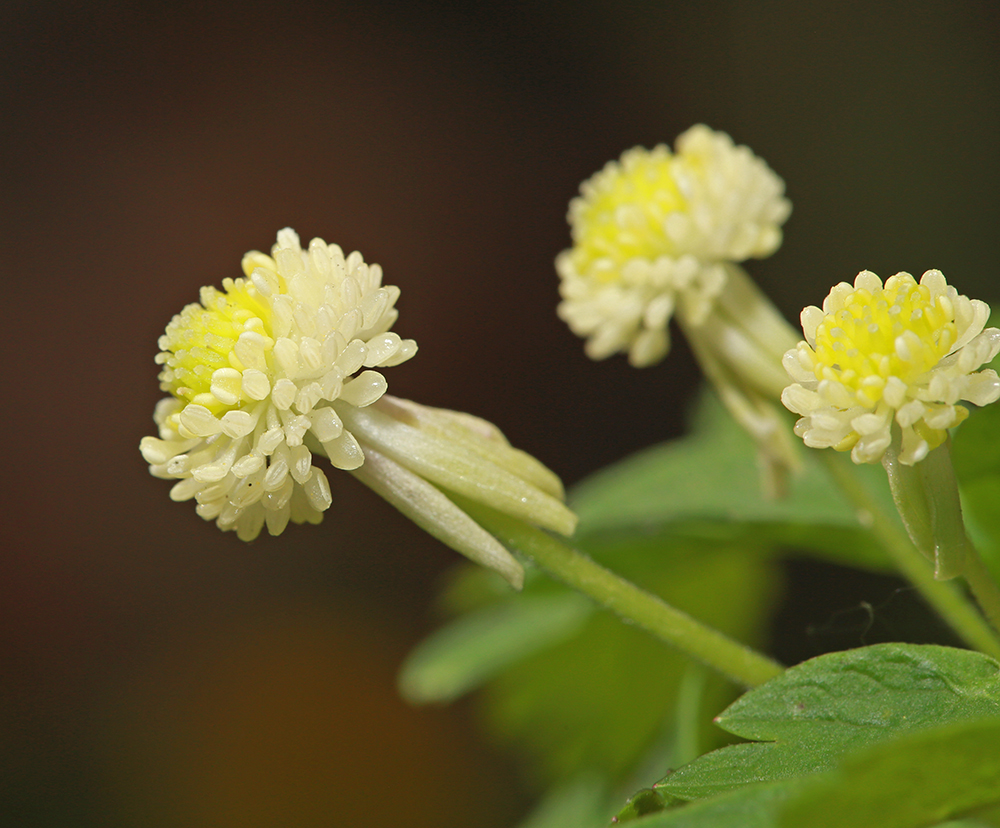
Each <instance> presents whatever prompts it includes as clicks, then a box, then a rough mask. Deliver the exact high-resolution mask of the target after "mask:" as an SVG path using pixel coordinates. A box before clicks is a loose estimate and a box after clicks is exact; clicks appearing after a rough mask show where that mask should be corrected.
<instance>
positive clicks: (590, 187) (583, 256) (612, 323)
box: [556, 125, 791, 366]
mask: <svg viewBox="0 0 1000 828" xmlns="http://www.w3.org/2000/svg"><path fill="white" fill-rule="evenodd" d="M580 193H581V194H580V196H579V197H577V198H575V199H573V201H572V202H570V209H569V222H570V225H571V229H572V236H573V244H574V246H573V247H572V248H571V249H570V250H566V251H564V252H563V253H561V254H560V255H559V257H558V258H557V259H556V270H557V271H558V273H559V276H560V278H561V284H560V293H561V295H562V299H563V301H562V302H561V304H560V305H559V308H558V313H559V316H560V318H562V319H563V320H564V321H565V322H566V323H567V324H568V325H569V326H570V328H571V329H572V330H573V332H574V333H576V334H578V335H579V336H582V337H586V338H587V344H586V351H587V354H588V356H590V357H591V358H593V359H603V358H605V357H607V356H610V355H611V354H614V353H616V352H619V351H627V352H628V355H629V360H630V362H632V364H633V365H636V366H643V365H651V364H653V363H655V362H658V361H659V360H660V359H662V358H663V357H664V356H665V355H666V353H667V350H668V349H669V344H670V343H669V338H668V331H667V326H668V323H669V321H670V318H671V316H672V315H673V313H674V311H675V310H677V311H678V312H680V313H682V314H684V316H685V318H686V319H687V320H688V321H689V322H690V323H691V324H694V325H697V324H700V323H701V322H702V321H703V320H704V319H705V317H706V316H707V315H708V312H709V309H710V307H711V304H712V302H713V301H714V300H715V298H716V297H717V296H718V295H719V294H720V292H721V291H722V290H723V287H724V285H725V283H726V270H725V268H724V266H723V265H724V263H726V262H740V261H743V260H744V259H747V258H763V257H765V256H769V255H771V254H772V253H773V252H774V251H775V250H777V248H778V247H779V246H780V244H781V225H782V223H784V221H785V219H787V218H788V215H789V213H790V212H791V204H790V203H789V201H788V200H787V199H786V198H785V197H784V195H783V193H784V183H783V182H782V180H781V179H780V178H779V177H778V176H777V175H775V173H774V172H773V171H772V170H771V169H770V168H769V167H768V166H767V164H765V163H764V161H762V160H761V159H759V158H757V157H756V156H755V155H754V154H753V153H752V152H751V151H750V150H749V149H748V148H747V147H745V146H735V145H734V144H733V142H732V139H731V138H730V137H729V136H728V135H726V134H725V133H722V132H715V131H713V130H711V129H709V128H708V127H706V126H703V125H698V126H694V127H692V128H691V129H689V130H688V131H687V132H685V133H683V134H682V135H681V136H680V137H679V138H678V139H677V143H676V153H672V152H671V151H670V149H669V148H668V147H666V146H664V145H662V144H661V145H660V146H657V147H656V148H655V149H653V150H646V149H643V148H641V147H636V148H634V149H631V150H628V151H627V152H625V153H624V154H623V155H622V156H621V160H620V161H617V162H616V161H612V162H609V163H608V164H607V165H606V166H605V167H604V169H603V170H601V171H600V172H598V173H597V174H596V175H594V176H593V177H592V178H590V179H589V180H587V181H585V182H584V183H583V184H582V185H581V186H580Z"/></svg>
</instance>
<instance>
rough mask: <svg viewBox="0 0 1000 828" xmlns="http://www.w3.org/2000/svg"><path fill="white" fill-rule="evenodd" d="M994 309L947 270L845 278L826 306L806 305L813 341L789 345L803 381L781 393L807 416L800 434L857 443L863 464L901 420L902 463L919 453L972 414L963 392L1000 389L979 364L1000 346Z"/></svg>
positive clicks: (983, 394) (842, 447) (792, 369)
mask: <svg viewBox="0 0 1000 828" xmlns="http://www.w3.org/2000/svg"><path fill="white" fill-rule="evenodd" d="M989 313H990V309H989V306H988V305H987V304H986V303H985V302H980V301H979V300H976V299H969V298H968V297H966V296H962V295H961V294H959V293H958V291H957V290H955V288H953V287H951V286H950V285H948V283H947V282H946V281H945V278H944V276H943V275H942V274H941V272H940V271H938V270H928V271H927V272H926V273H924V275H923V276H922V277H921V278H920V283H919V284H918V283H917V282H916V280H914V278H913V277H912V276H911V275H910V274H909V273H897V274H896V275H895V276H891V277H890V278H889V279H887V280H886V282H885V285H884V286H883V284H882V281H881V279H879V278H878V276H876V275H875V274H874V273H871V272H869V271H863V272H861V273H859V274H858V277H857V279H855V280H854V285H853V286H852V285H849V284H847V283H846V282H841V283H840V284H839V285H836V286H835V287H834V288H833V289H832V290H831V291H830V294H829V296H827V297H826V300H825V301H824V302H823V308H822V310H821V309H820V308H817V307H808V308H806V309H805V310H803V311H802V330H803V332H804V334H805V341H804V342H800V343H799V344H798V346H797V347H795V348H794V349H792V350H790V351H788V353H787V354H785V358H784V365H785V369H786V370H787V371H788V374H789V376H791V378H792V380H794V382H793V383H792V384H791V385H789V386H788V387H787V388H786V389H785V391H784V392H783V393H782V396H781V401H782V402H783V403H784V404H785V407H787V408H788V409H790V410H791V411H794V412H795V413H797V414H800V415H802V419H800V420H799V421H798V423H797V424H796V426H795V433H796V434H798V435H799V436H800V437H802V438H803V440H804V441H805V444H806V445H807V446H812V447H815V448H834V449H837V450H838V451H847V450H850V451H851V457H852V459H853V460H854V462H855V463H874V462H878V461H879V460H881V459H882V456H883V454H884V453H885V450H886V449H887V448H888V447H889V445H890V443H891V441H892V429H893V427H894V424H895V427H898V428H899V429H900V431H901V443H900V451H899V459H900V462H902V463H905V464H906V465H913V464H914V463H917V462H919V461H920V460H922V459H923V458H924V457H925V456H927V453H928V452H929V451H930V450H931V449H934V448H936V447H937V446H939V445H940V444H941V443H942V442H944V440H945V438H946V436H947V429H949V428H951V427H953V426H955V425H958V424H959V423H960V422H962V420H964V419H965V418H966V417H967V416H968V411H967V409H966V408H965V407H964V406H961V405H958V404H957V403H958V402H959V401H960V400H966V401H968V402H971V403H974V404H975V405H986V404H988V403H991V402H994V401H996V400H997V399H998V398H1000V379H998V377H997V374H996V372H995V371H993V370H992V369H986V370H983V371H976V369H977V368H979V367H980V366H982V365H983V364H985V363H987V362H989V361H990V360H992V359H993V358H994V357H995V356H996V355H997V352H998V351H1000V330H998V329H997V328H986V329H985V330H984V326H985V324H986V321H987V319H988V318H989Z"/></svg>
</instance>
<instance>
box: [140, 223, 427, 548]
mask: <svg viewBox="0 0 1000 828" xmlns="http://www.w3.org/2000/svg"><path fill="white" fill-rule="evenodd" d="M243 272H244V274H245V278H241V279H225V280H224V281H223V283H222V286H223V290H222V291H219V290H216V289H215V288H213V287H205V288H202V291H201V302H200V304H199V303H196V304H191V305H188V306H187V307H186V308H184V310H183V311H181V313H179V314H178V315H177V316H175V317H174V318H173V319H172V320H171V322H170V324H169V325H167V330H166V333H165V334H164V335H163V336H161V337H160V342H159V345H160V354H159V355H158V356H157V358H156V361H157V362H158V363H160V364H161V365H163V366H164V367H163V371H162V372H161V374H160V387H161V388H162V389H163V390H164V391H169V392H170V394H171V396H170V397H167V398H166V399H164V400H162V401H161V402H160V404H159V405H158V406H157V408H156V413H155V415H154V418H155V420H156V424H157V425H158V426H159V431H160V436H159V438H155V437H146V438H145V439H143V441H142V443H141V445H140V449H141V451H142V454H143V457H144V458H145V459H146V461H147V462H148V463H149V464H150V471H151V472H152V473H153V474H154V475H155V476H157V477H164V478H168V479H170V478H174V479H179V481H180V482H179V483H177V484H176V485H175V486H174V487H173V489H172V490H171V493H170V496H171V498H173V499H174V500H189V499H191V498H194V499H195V500H196V501H197V503H198V506H197V511H198V514H199V515H201V516H202V517H203V518H205V519H207V520H212V519H214V520H215V521H216V523H217V525H218V526H219V528H220V529H223V530H229V529H235V530H236V532H237V533H238V534H239V536H240V537H241V538H243V539H244V540H249V539H251V538H254V537H256V536H257V535H258V534H259V533H260V530H261V528H262V527H263V526H264V525H265V524H266V525H267V528H268V531H270V532H271V534H275V535H276V534H279V533H281V532H282V531H283V530H284V528H285V526H286V525H287V523H288V521H289V519H291V520H293V521H295V522H298V523H301V522H304V521H309V522H312V523H317V522H319V520H320V519H321V517H322V513H323V512H324V511H325V510H326V509H327V508H328V507H329V506H330V487H329V485H328V483H327V480H326V476H325V475H324V473H323V471H322V470H321V469H320V468H318V467H317V466H315V465H313V451H312V450H311V448H310V446H311V447H312V448H314V449H318V448H321V449H322V451H323V453H325V454H326V456H327V457H329V458H330V462H331V463H332V464H333V465H334V466H336V467H338V468H341V469H355V468H357V467H358V466H360V465H361V463H362V462H364V454H363V452H362V450H361V447H360V445H359V443H358V441H357V439H356V438H355V437H354V435H353V434H352V433H351V432H350V430H348V429H346V428H344V424H343V421H342V419H341V415H342V414H343V413H344V411H345V410H347V409H350V408H355V407H364V406H367V405H371V404H372V403H373V402H375V401H376V400H377V399H378V398H379V397H381V396H382V394H383V393H384V392H385V390H386V381H385V378H384V377H383V375H382V374H381V373H379V372H378V371H374V370H363V369H371V368H380V367H381V368H384V367H389V366H392V365H398V364H399V363H401V362H404V361H405V360H407V359H409V358H410V357H411V356H413V354H415V353H416V350H417V346H416V343H415V342H414V341H413V340H412V339H406V340H404V339H401V338H400V337H399V335H398V334H396V333H393V332H392V331H391V330H390V328H391V327H392V324H393V323H394V322H395V321H396V317H397V315H398V312H397V311H396V308H395V303H396V300H397V299H398V298H399V288H397V287H394V286H383V285H382V269H381V268H380V267H379V266H378V265H376V264H373V265H368V264H365V262H364V260H363V259H362V256H361V254H360V253H356V252H355V253H351V254H350V255H349V256H347V257H345V256H344V254H343V252H342V251H341V249H340V248H339V247H338V246H337V245H328V244H326V242H324V241H323V240H322V239H313V240H312V242H310V244H309V247H308V249H307V250H303V249H302V247H301V245H300V244H299V237H298V236H297V235H296V234H295V232H294V231H293V230H291V229H288V228H286V229H285V230H282V231H281V232H279V233H278V240H277V244H275V245H274V247H273V248H272V249H271V255H270V256H268V255H265V254H264V253H260V252H257V251H253V252H250V253H247V255H246V256H244V257H243Z"/></svg>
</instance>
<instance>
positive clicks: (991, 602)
mask: <svg viewBox="0 0 1000 828" xmlns="http://www.w3.org/2000/svg"><path fill="white" fill-rule="evenodd" d="M962 574H963V575H964V576H965V580H966V581H967V582H968V584H969V589H971V590H972V594H973V595H974V596H975V598H976V601H977V602H978V603H979V606H980V607H982V609H983V612H984V613H985V614H986V617H987V618H989V619H990V623H991V624H992V625H993V626H994V627H995V628H996V629H997V630H1000V587H997V583H996V581H994V580H993V578H992V577H991V576H990V572H989V570H988V569H987V568H986V564H984V563H983V559H982V558H980V557H979V551H978V550H977V549H976V548H975V546H974V545H973V544H972V542H971V541H970V542H969V545H968V546H967V547H966V554H965V571H964V572H963V573H962Z"/></svg>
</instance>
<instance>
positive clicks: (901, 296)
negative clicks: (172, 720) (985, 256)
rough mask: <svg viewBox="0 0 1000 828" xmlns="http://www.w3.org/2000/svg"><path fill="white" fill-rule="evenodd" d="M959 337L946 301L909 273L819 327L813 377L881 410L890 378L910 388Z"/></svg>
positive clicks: (851, 301) (858, 296) (856, 296)
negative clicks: (837, 385) (836, 384)
mask: <svg viewBox="0 0 1000 828" xmlns="http://www.w3.org/2000/svg"><path fill="white" fill-rule="evenodd" d="M957 338H958V331H957V327H956V325H955V313H954V309H953V307H952V304H951V302H950V301H949V299H948V297H947V296H937V297H932V295H931V291H930V290H929V289H928V288H927V287H926V286H925V285H919V284H917V282H916V280H914V278H913V277H912V276H911V275H910V274H908V273H899V274H897V275H895V276H892V277H890V278H889V279H888V280H887V281H886V283H885V287H884V288H881V287H875V288H874V289H873V290H868V289H866V288H863V287H862V288H858V289H856V290H854V291H853V292H851V293H849V294H847V295H846V296H845V297H844V299H843V303H842V307H841V308H840V309H839V310H836V311H834V312H832V313H828V314H827V315H826V317H824V319H823V320H822V321H821V322H820V323H819V325H818V326H817V328H816V344H815V346H814V350H815V354H816V358H815V365H814V372H815V374H816V378H817V379H818V380H824V379H828V380H836V381H838V382H840V383H842V384H843V385H844V386H846V387H847V388H849V389H850V390H852V391H853V392H854V393H855V396H856V397H857V400H858V403H859V404H861V405H863V406H865V407H867V408H871V407H873V406H875V405H877V404H878V403H879V402H880V401H881V399H882V395H883V393H884V391H885V387H886V383H887V382H888V381H889V380H890V378H893V377H895V378H897V379H898V380H900V381H902V383H904V384H907V385H909V384H910V383H911V382H912V381H914V380H915V379H917V378H918V377H920V376H921V375H922V374H925V373H926V372H927V371H930V370H931V369H932V368H933V367H934V366H935V365H937V364H938V363H939V362H940V361H941V359H942V358H943V357H945V356H947V355H948V353H949V352H950V351H951V349H952V347H953V346H954V345H955V342H956V340H957Z"/></svg>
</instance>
